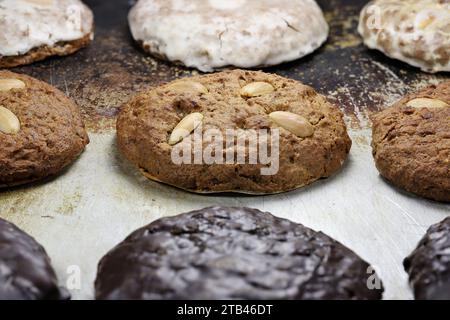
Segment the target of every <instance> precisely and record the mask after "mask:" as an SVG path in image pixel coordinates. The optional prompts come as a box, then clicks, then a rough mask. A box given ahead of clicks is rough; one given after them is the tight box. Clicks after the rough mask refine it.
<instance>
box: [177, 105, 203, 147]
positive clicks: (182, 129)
mask: <svg viewBox="0 0 450 320" xmlns="http://www.w3.org/2000/svg"><path fill="white" fill-rule="evenodd" d="M202 121H203V115H202V114H201V113H198V112H195V113H191V114H190V115H188V116H186V117H184V118H183V120H181V121H180V123H178V125H177V126H176V127H175V129H174V130H173V131H172V134H171V135H170V139H169V144H170V145H171V146H173V145H175V144H177V143H179V142H180V141H183V139H184V138H186V137H188V136H189V135H190V134H191V133H192V131H194V130H195V129H197V127H198V126H199V125H200V124H201V123H202Z"/></svg>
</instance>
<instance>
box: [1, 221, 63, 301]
mask: <svg viewBox="0 0 450 320" xmlns="http://www.w3.org/2000/svg"><path fill="white" fill-rule="evenodd" d="M68 298H69V295H68V293H67V292H66V290H63V289H60V288H59V287H58V281H57V279H56V274H55V271H54V270H53V268H52V266H51V265H50V259H49V257H48V256H47V253H46V252H45V250H44V248H42V246H41V245H39V244H38V243H37V242H36V241H35V240H34V239H33V238H32V237H30V236H29V235H27V234H26V233H25V232H23V231H22V230H20V229H18V228H17V227H16V226H14V225H12V224H11V223H9V222H7V221H5V220H3V219H0V300H62V299H68Z"/></svg>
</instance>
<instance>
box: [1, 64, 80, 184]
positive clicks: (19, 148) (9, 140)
mask: <svg viewBox="0 0 450 320" xmlns="http://www.w3.org/2000/svg"><path fill="white" fill-rule="evenodd" d="M11 81H14V82H13V83H18V84H20V86H17V85H16V88H10V89H9V88H8V87H7V86H5V83H6V84H8V83H9V82H11ZM8 86H9V85H8ZM0 107H2V108H4V109H7V110H8V111H7V112H8V113H9V114H10V115H11V114H12V115H13V116H15V117H16V118H17V120H18V122H19V128H16V129H18V130H16V131H15V132H14V133H12V132H4V131H6V130H4V129H5V128H3V130H4V131H2V123H5V124H8V122H7V120H8V119H6V118H4V117H3V118H2V117H1V115H0V187H8V186H16V185H20V184H24V183H28V182H33V181H37V180H40V179H43V178H46V177H49V176H54V175H56V174H57V173H59V172H60V171H61V170H63V169H64V168H65V167H67V166H68V165H69V164H70V163H72V162H73V161H74V160H75V159H76V158H77V157H78V156H79V155H80V154H81V153H82V152H83V150H84V148H85V146H86V145H87V144H88V143H89V138H88V136H87V133H86V131H85V128H84V124H83V122H82V119H81V114H80V110H79V108H78V106H77V105H76V104H75V103H74V102H73V101H72V100H70V99H69V98H68V97H66V96H65V95H64V94H63V93H62V92H61V91H59V90H58V89H56V88H54V87H53V86H51V85H49V84H47V83H44V82H42V81H39V80H37V79H34V78H31V77H29V76H26V75H22V74H17V73H13V72H9V71H0Z"/></svg>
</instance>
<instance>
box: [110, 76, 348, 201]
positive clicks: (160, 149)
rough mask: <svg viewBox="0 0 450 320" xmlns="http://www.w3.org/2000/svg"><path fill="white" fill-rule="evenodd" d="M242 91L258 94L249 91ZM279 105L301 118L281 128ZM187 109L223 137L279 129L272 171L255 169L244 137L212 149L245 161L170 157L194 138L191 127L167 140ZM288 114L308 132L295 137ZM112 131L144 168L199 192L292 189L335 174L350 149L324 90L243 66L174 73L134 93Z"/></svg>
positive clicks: (204, 145) (258, 165)
mask: <svg viewBox="0 0 450 320" xmlns="http://www.w3.org/2000/svg"><path fill="white" fill-rule="evenodd" d="M255 83H256V84H257V85H256V86H255V85H254V84H255ZM258 83H259V84H260V85H258ZM261 84H262V86H261ZM268 88H271V90H268ZM261 90H262V91H261ZM247 91H248V92H247ZM255 92H256V93H255ZM247 94H257V96H252V97H247V96H246V95H247ZM279 111H281V112H287V113H288V114H291V115H292V114H293V115H294V117H298V118H299V119H303V123H302V122H301V121H300V122H295V121H297V119H295V118H294V119H293V120H292V119H290V118H287V119H286V122H287V123H286V124H287V126H285V127H282V126H280V125H279V123H276V122H274V121H273V120H272V119H271V117H270V115H272V114H273V113H274V112H279ZM192 114H201V115H202V119H203V120H202V121H203V122H202V128H201V134H202V135H203V136H205V135H206V133H207V132H209V131H211V130H218V132H219V133H220V134H221V135H222V136H223V137H226V132H227V130H229V129H231V130H241V131H242V134H243V135H244V136H245V137H247V138H248V139H250V138H249V137H250V132H251V131H252V130H253V131H256V132H259V130H267V132H268V133H269V135H272V133H274V132H275V131H277V132H279V135H280V137H279V157H278V158H277V160H278V161H279V170H278V171H277V173H276V174H273V175H263V174H261V172H262V171H261V170H262V169H264V168H267V167H268V166H269V165H267V164H264V163H262V162H258V163H256V164H250V161H248V160H249V157H250V156H251V155H253V156H255V154H256V155H258V152H259V150H261V149H259V150H258V149H257V148H254V147H251V146H250V144H248V143H247V144H246V145H242V144H238V142H237V141H238V140H237V139H235V140H233V141H231V143H227V144H224V145H223V146H224V148H223V153H222V154H217V156H218V158H220V159H226V156H227V153H228V152H230V153H232V154H233V155H234V159H237V155H238V154H244V155H245V160H246V161H245V163H238V162H237V161H234V162H232V163H231V164H229V163H228V164H227V163H225V164H221V163H219V162H214V163H212V164H211V163H209V164H208V163H207V162H206V161H200V163H195V162H194V161H192V163H189V164H185V163H183V164H181V165H180V164H176V163H175V162H174V161H173V158H172V152H173V148H175V147H177V146H178V145H181V147H183V146H185V145H187V144H192V140H193V137H194V134H191V135H190V136H188V137H187V138H186V139H184V140H182V141H181V142H180V143H179V144H178V145H171V144H170V143H169V142H171V141H170V140H171V138H172V137H173V135H174V131H175V130H174V129H175V128H177V125H178V124H180V122H183V121H182V120H183V119H185V118H186V117H187V116H188V115H192ZM283 115H284V114H282V116H283ZM291 120H292V121H294V123H300V125H308V127H306V128H305V129H307V130H306V131H305V130H300V132H301V133H306V136H304V137H300V136H298V135H296V134H294V133H292V132H291V131H289V130H287V129H286V128H289V124H290V121H291ZM191 129H192V128H191ZM275 129H276V130H275ZM117 137H118V146H119V149H120V150H121V152H122V153H123V155H124V156H125V157H127V158H128V159H129V160H130V161H131V162H132V163H133V164H134V165H135V166H137V167H138V168H139V169H140V170H141V171H142V172H143V173H144V175H146V176H147V177H149V178H150V179H153V180H156V181H160V182H164V183H166V184H169V185H173V186H176V187H179V188H182V189H185V190H189V191H193V192H199V193H208V192H240V193H251V194H253V193H254V194H266V193H279V192H284V191H289V190H293V189H296V188H299V187H302V186H305V185H308V184H310V183H312V182H314V181H316V180H318V179H321V178H327V177H330V176H331V175H333V174H335V173H336V172H337V171H338V170H339V169H340V168H341V167H342V165H343V163H344V162H345V159H346V158H347V155H348V153H349V150H350V148H351V140H350V138H349V136H348V134H347V129H346V126H345V123H344V121H343V115H342V113H341V112H340V111H339V109H338V108H336V107H335V106H334V105H332V104H331V103H329V102H328V101H327V100H326V98H325V97H323V96H321V95H319V94H317V93H316V92H315V91H314V90H313V89H312V88H310V87H308V86H305V85H303V84H301V83H299V82H297V81H294V80H290V79H286V78H283V77H280V76H277V75H272V74H267V73H263V72H256V71H243V70H235V71H227V72H221V73H216V74H211V75H206V76H198V77H193V78H187V79H180V80H177V81H175V82H172V83H169V84H167V85H163V86H160V87H157V88H154V89H151V90H149V91H147V92H143V93H141V94H139V95H137V96H136V97H134V98H132V99H131V100H130V101H129V102H128V103H126V104H125V106H124V108H123V109H122V111H121V113H120V115H119V118H118V121H117ZM211 145H212V143H211V142H210V141H207V140H203V141H201V142H200V146H201V150H202V151H205V150H208V147H210V146H211ZM274 150H276V149H275V148H274ZM195 154H196V152H195V150H194V148H191V147H189V158H190V159H195ZM269 154H270V152H269ZM203 160H204V159H203Z"/></svg>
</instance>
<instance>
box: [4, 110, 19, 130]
mask: <svg viewBox="0 0 450 320" xmlns="http://www.w3.org/2000/svg"><path fill="white" fill-rule="evenodd" d="M19 131H20V121H19V119H18V118H17V117H16V115H15V114H14V113H12V112H11V111H10V110H8V109H6V108H5V107H2V106H0V132H2V133H4V134H16V133H18V132H19Z"/></svg>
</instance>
